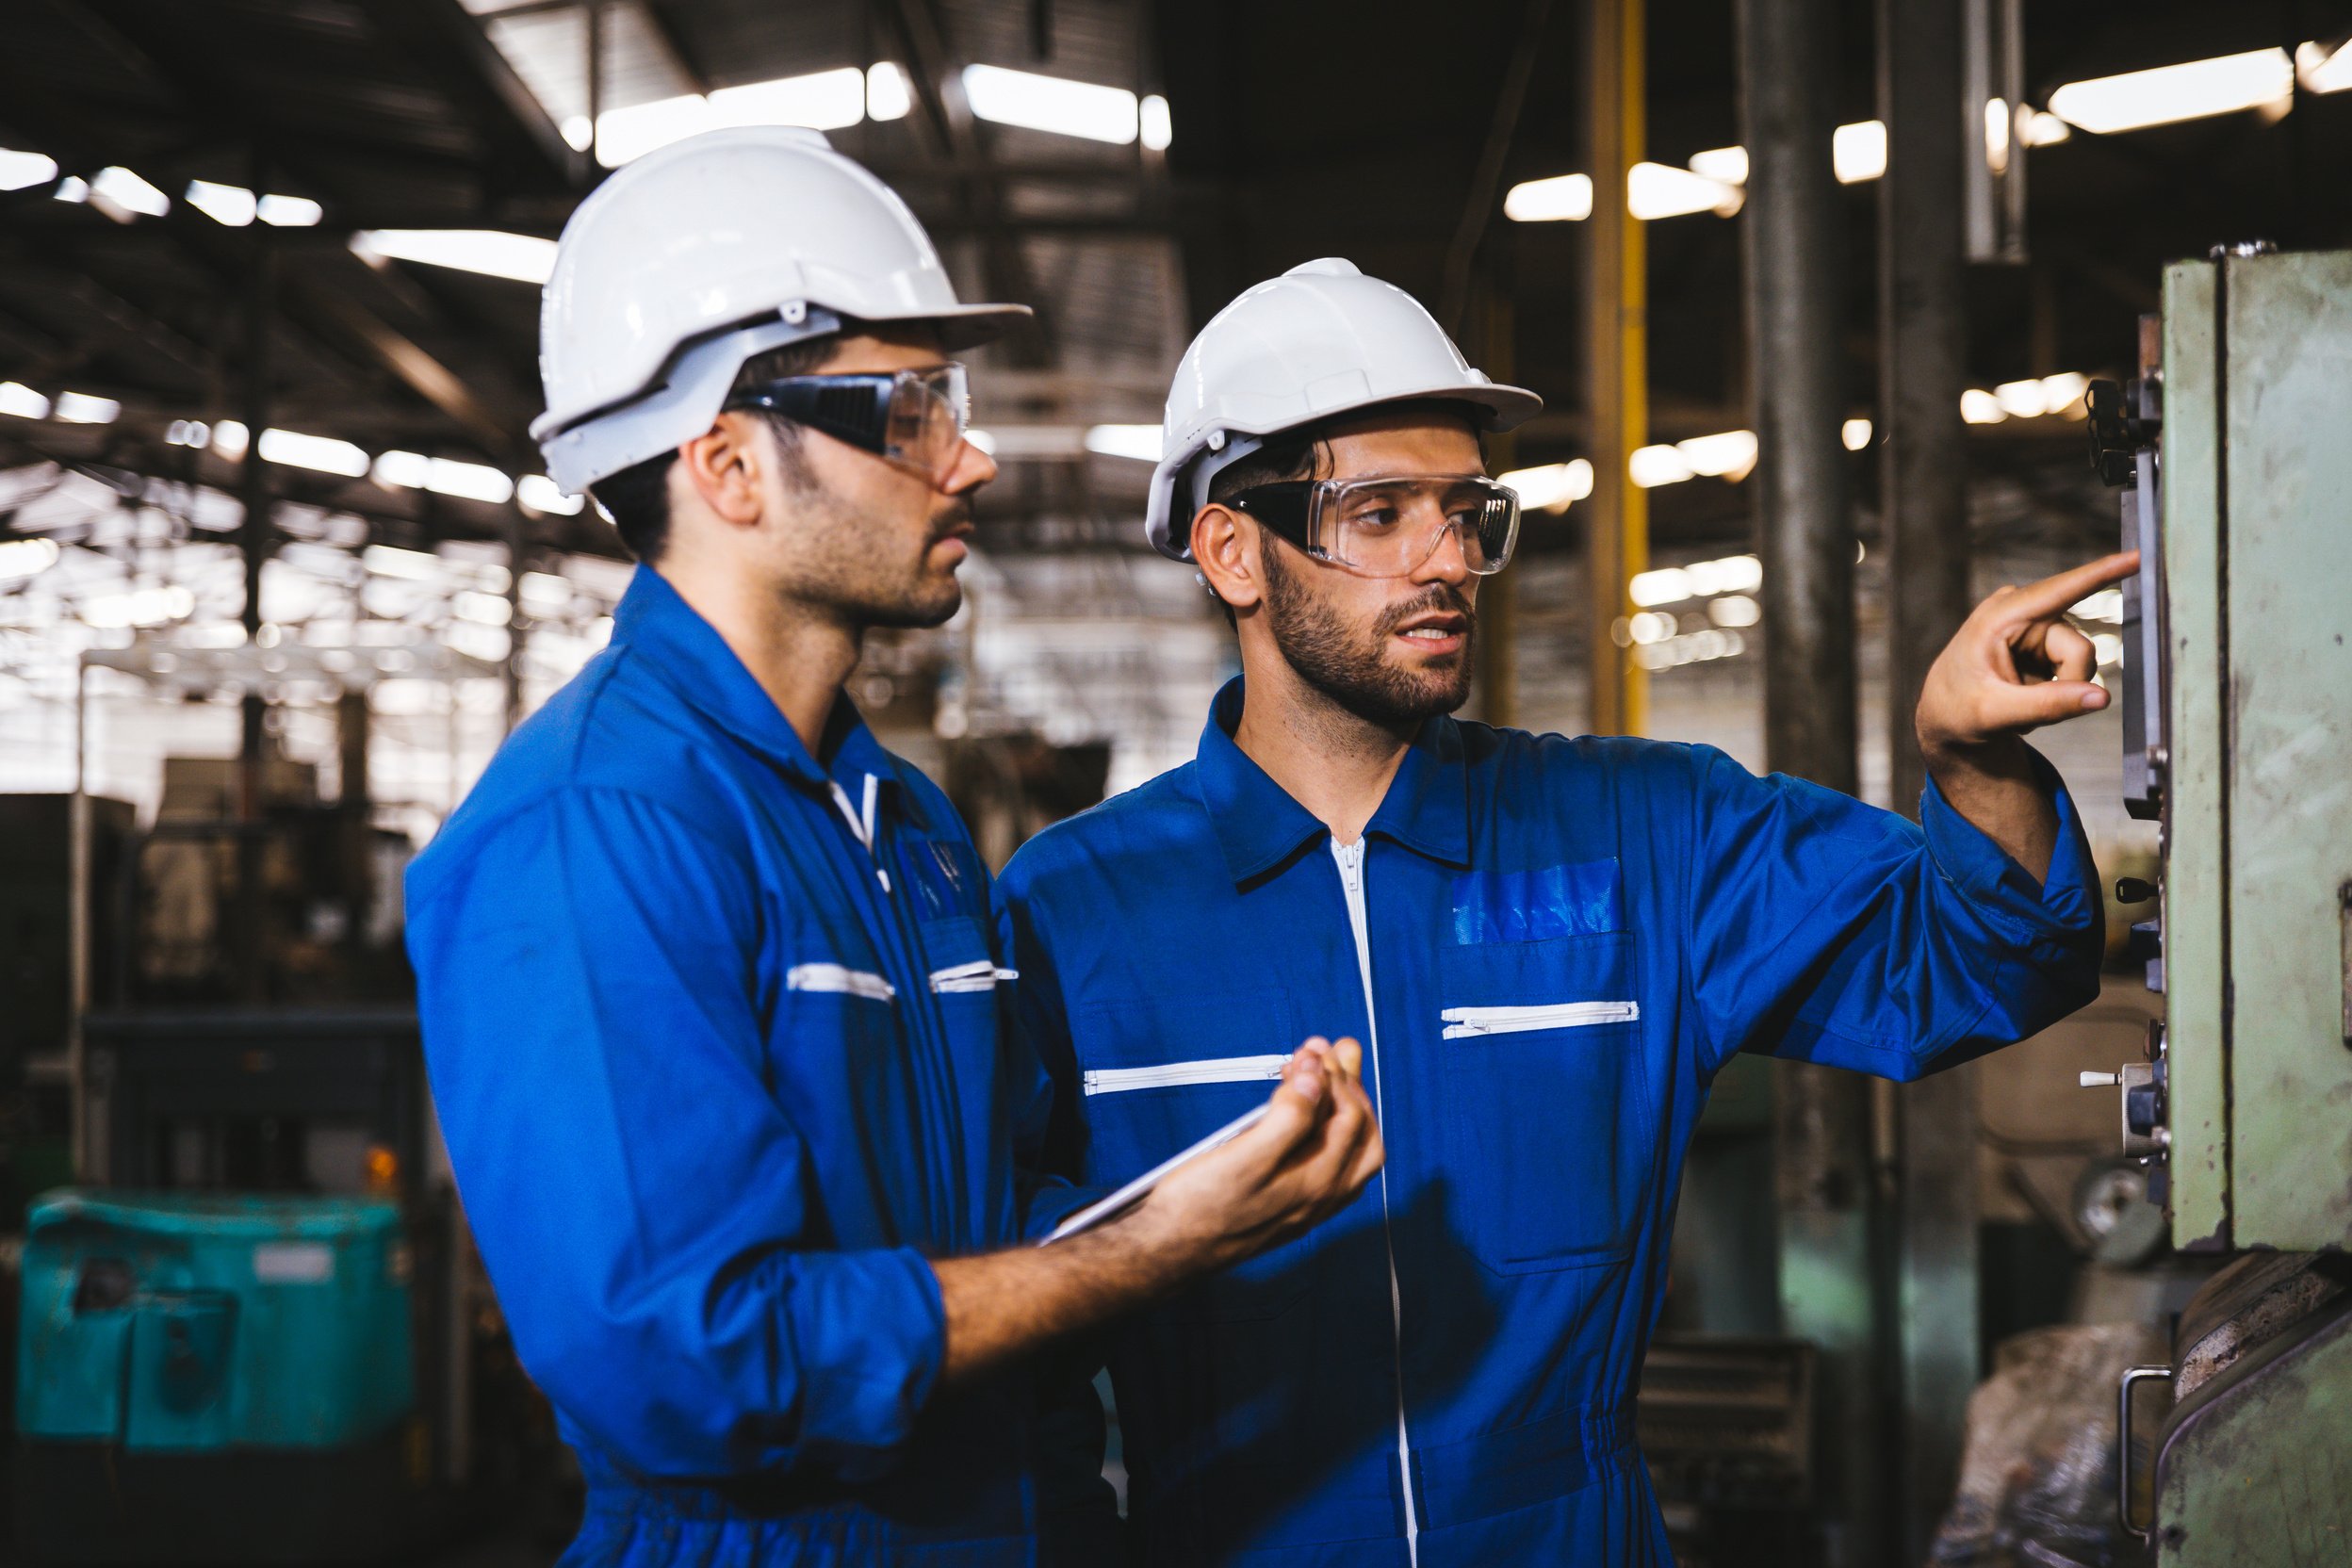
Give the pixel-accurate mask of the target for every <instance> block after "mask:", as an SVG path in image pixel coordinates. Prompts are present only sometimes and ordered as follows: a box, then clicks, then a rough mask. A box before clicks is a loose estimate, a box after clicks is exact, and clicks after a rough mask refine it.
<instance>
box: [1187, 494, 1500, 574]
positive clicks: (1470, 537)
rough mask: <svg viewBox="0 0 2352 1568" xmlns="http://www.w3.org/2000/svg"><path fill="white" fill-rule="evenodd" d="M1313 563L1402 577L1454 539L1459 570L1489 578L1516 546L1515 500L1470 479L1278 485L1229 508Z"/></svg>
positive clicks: (1244, 496) (1242, 498) (1236, 499)
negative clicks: (1461, 566) (1459, 554)
mask: <svg viewBox="0 0 2352 1568" xmlns="http://www.w3.org/2000/svg"><path fill="white" fill-rule="evenodd" d="M1229 504H1230V505H1232V506H1233V508H1234V510H1236V511H1239V512H1245V513H1247V514H1249V515H1250V516H1252V517H1255V518H1256V519H1257V520H1258V521H1259V522H1261V523H1263V524H1265V525H1266V527H1267V528H1269V529H1271V530H1273V531H1275V532H1276V533H1277V534H1279V535H1281V536H1282V538H1284V539H1287V540H1289V541H1290V542H1291V543H1292V544H1294V545H1296V546H1298V547H1299V548H1300V549H1302V550H1304V551H1306V552H1307V553H1308V554H1309V555H1311V556H1314V557H1315V559H1316V560H1318V561H1325V562H1329V563H1330V564H1332V565H1334V566H1338V567H1340V568H1342V569H1343V570H1346V571H1349V572H1353V573H1355V574H1356V575H1357V576H1358V577H1403V576H1405V575H1407V574H1408V573H1411V572H1413V571H1414V570H1416V569H1418V568H1419V567H1420V565H1421V564H1422V563H1423V562H1425V561H1427V560H1429V557H1430V556H1432V555H1435V554H1436V553H1437V547H1438V546H1439V544H1440V543H1441V542H1442V541H1443V540H1444V539H1445V537H1446V535H1447V534H1448V533H1451V534H1453V535H1455V536H1456V537H1457V538H1458V539H1460V540H1461V542H1462V564H1464V565H1465V566H1467V567H1469V569H1470V570H1471V571H1472V572H1473V573H1475V574H1477V575H1478V576H1479V577H1490V576H1492V575H1493V574H1495V573H1496V572H1499V571H1501V570H1502V569H1503V568H1504V567H1505V566H1506V565H1508V564H1510V563H1511V548H1512V547H1513V546H1514V545H1516V544H1517V543H1518V541H1519V496H1518V493H1517V492H1516V491H1513V490H1511V489H1510V488H1508V487H1507V486H1504V485H1500V484H1497V483H1495V482H1494V481H1493V480H1491V479H1485V478H1482V477H1479V476H1478V475H1474V474H1453V475H1427V476H1413V477H1409V478H1388V479H1325V480H1312V479H1299V480H1282V481H1278V482H1274V483H1271V484H1255V485H1251V486H1250V488H1249V489H1247V490H1244V491H1242V492H1241V493H1240V494H1239V495H1237V496H1235V497H1233V500H1232V501H1231V502H1230V503H1229Z"/></svg>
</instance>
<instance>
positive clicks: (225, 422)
mask: <svg viewBox="0 0 2352 1568" xmlns="http://www.w3.org/2000/svg"><path fill="white" fill-rule="evenodd" d="M250 439H252V437H251V435H250V434H249V433H247V431H246V429H245V425H244V421H242V420H239V419H219V420H216V421H214V423H213V427H212V449H213V450H214V451H216V452H219V453H220V454H221V456H222V457H243V456H244V455H245V444H246V442H247V441H249V440H250Z"/></svg>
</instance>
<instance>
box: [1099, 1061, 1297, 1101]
mask: <svg viewBox="0 0 2352 1568" xmlns="http://www.w3.org/2000/svg"><path fill="white" fill-rule="evenodd" d="M1289 1060H1290V1058H1289V1057H1288V1056H1219V1057H1217V1058H1216V1059H1215V1060H1213V1061H1205V1062H1163V1063H1161V1064H1160V1065H1159V1066H1157V1067H1102V1068H1091V1069H1089V1070H1087V1072H1086V1092H1087V1093H1088V1094H1118V1093H1119V1092H1120V1091H1121V1090H1123V1089H1159V1088H1167V1087H1168V1086H1170V1085H1174V1084H1253V1083H1258V1082H1261V1081H1263V1080H1266V1079H1271V1078H1280V1077H1281V1076H1282V1066H1283V1064H1284V1063H1286V1062H1288V1061H1289Z"/></svg>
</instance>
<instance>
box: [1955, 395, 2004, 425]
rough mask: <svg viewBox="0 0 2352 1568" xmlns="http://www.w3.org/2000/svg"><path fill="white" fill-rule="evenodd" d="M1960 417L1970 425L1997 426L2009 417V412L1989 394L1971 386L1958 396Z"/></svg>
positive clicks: (1998, 400) (1999, 401)
mask: <svg viewBox="0 0 2352 1568" xmlns="http://www.w3.org/2000/svg"><path fill="white" fill-rule="evenodd" d="M1960 417H1961V418H1963V419H1965V420H1967V421H1968V423H1969V424H1971V425H1997V424H2000V423H2001V421H2002V420H2003V419H2006V418H2008V417H2009V411H2008V410H2007V409H2005V408H2003V407H2001V400H2000V399H1999V398H1996V397H1994V396H1993V395H1992V394H1991V393H1990V392H1987V391H1985V389H1984V388H1983V387H1981V386H1971V387H1969V388H1968V390H1967V391H1966V392H1963V393H1961V394H1960Z"/></svg>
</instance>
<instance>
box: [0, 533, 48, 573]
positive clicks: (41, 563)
mask: <svg viewBox="0 0 2352 1568" xmlns="http://www.w3.org/2000/svg"><path fill="white" fill-rule="evenodd" d="M57 554H58V551H57V541H56V540H55V539H11V540H9V541H8V543H7V544H4V545H0V580H5V581H8V582H15V581H18V580H22V579H24V578H28V577H39V576H40V575H41V573H43V572H45V571H47V570H48V569H49V568H50V567H52V566H54V565H56V564H57Z"/></svg>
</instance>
